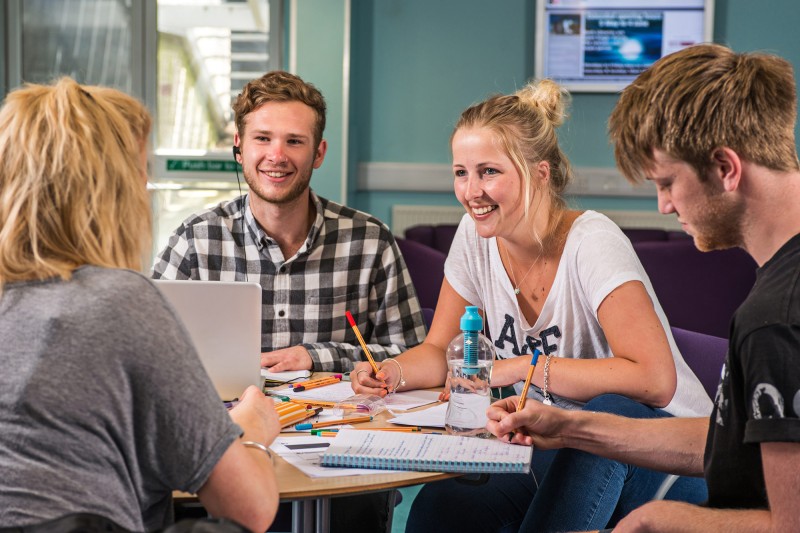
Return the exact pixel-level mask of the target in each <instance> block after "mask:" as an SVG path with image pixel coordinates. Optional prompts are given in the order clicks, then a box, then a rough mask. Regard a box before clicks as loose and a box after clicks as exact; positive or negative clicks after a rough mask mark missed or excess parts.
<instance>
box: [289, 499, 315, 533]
mask: <svg viewBox="0 0 800 533" xmlns="http://www.w3.org/2000/svg"><path fill="white" fill-rule="evenodd" d="M313 504H314V502H313V501H312V500H297V501H293V502H292V533H313V531H314V530H313V526H314V505H313Z"/></svg>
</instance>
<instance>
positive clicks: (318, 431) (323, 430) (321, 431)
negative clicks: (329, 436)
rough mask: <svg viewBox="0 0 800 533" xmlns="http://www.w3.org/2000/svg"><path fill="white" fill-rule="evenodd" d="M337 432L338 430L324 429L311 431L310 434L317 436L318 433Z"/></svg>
mask: <svg viewBox="0 0 800 533" xmlns="http://www.w3.org/2000/svg"><path fill="white" fill-rule="evenodd" d="M338 431H339V430H338V429H327V428H325V429H312V430H311V434H312V435H319V434H320V433H337V432H338Z"/></svg>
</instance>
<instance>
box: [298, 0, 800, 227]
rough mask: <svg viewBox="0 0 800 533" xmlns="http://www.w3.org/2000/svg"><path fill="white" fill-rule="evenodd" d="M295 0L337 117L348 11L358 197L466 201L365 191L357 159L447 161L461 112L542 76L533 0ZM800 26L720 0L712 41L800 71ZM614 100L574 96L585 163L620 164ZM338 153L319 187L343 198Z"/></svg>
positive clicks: (304, 62) (304, 41)
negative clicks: (611, 137) (769, 56)
mask: <svg viewBox="0 0 800 533" xmlns="http://www.w3.org/2000/svg"><path fill="white" fill-rule="evenodd" d="M296 3H297V5H298V11H299V15H300V16H299V20H300V23H299V24H298V26H299V29H298V40H297V42H298V72H299V74H300V75H301V76H304V77H305V78H306V79H308V81H311V82H313V83H315V84H317V85H318V86H320V88H321V89H323V92H324V94H325V95H326V98H327V99H328V103H329V114H330V115H331V117H332V118H333V117H334V115H335V114H336V113H337V112H338V113H339V114H340V115H341V108H338V109H337V103H339V102H340V101H341V99H342V98H343V96H344V95H343V94H342V83H341V82H342V80H341V76H342V74H341V72H342V50H343V49H342V46H343V43H342V41H343V39H344V25H343V20H344V10H346V9H347V7H348V4H349V7H350V13H351V20H352V31H351V41H350V43H351V50H352V51H351V54H350V59H351V76H350V95H349V96H350V113H349V128H350V130H349V151H348V175H349V178H348V181H347V187H348V199H347V202H348V204H350V205H352V206H354V207H357V208H359V209H363V210H365V211H369V212H371V213H373V214H375V215H376V216H378V217H379V218H381V219H383V220H384V221H386V222H391V220H390V209H391V206H392V205H394V204H412V205H456V202H455V198H454V197H453V195H451V194H446V193H422V192H421V193H409V192H386V191H380V192H378V191H361V190H358V188H357V178H356V176H357V169H358V164H359V163H363V162H395V163H444V164H448V163H449V158H450V154H449V148H448V139H449V136H450V133H451V130H452V127H453V124H454V122H455V120H456V119H457V117H458V115H459V114H460V112H461V111H462V110H463V109H464V108H465V107H467V106H468V105H469V104H471V103H474V102H476V101H479V100H481V99H483V98H485V97H486V96H487V95H489V94H491V93H496V92H503V93H507V92H511V91H513V90H515V88H517V87H520V86H521V85H522V84H524V83H525V82H526V80H528V79H529V78H531V77H532V76H533V72H534V61H533V41H534V34H533V28H534V6H535V1H534V0H494V1H491V2H488V1H486V0H350V2H347V0H296ZM798 28H800V2H798V1H797V0H717V1H716V6H715V24H714V40H715V41H716V42H720V43H724V44H727V45H729V46H731V47H732V48H734V49H735V50H737V51H750V50H764V51H769V52H774V53H777V54H779V55H781V56H783V57H785V58H786V59H788V60H789V61H791V62H792V63H793V64H795V65H797V66H798V67H800V40H798V38H797V31H798ZM337 76H338V78H337ZM616 99H617V97H616V95H614V94H575V95H574V96H573V104H572V109H571V118H570V119H569V120H568V121H567V123H566V124H565V125H564V126H563V127H562V129H561V132H560V136H561V143H562V146H563V148H564V149H565V151H566V152H567V154H568V155H569V157H570V159H571V160H572V162H573V164H575V165H576V166H587V167H613V166H614V158H613V152H612V149H611V146H610V145H609V144H608V140H607V137H606V120H607V118H608V115H609V114H610V112H611V110H612V108H613V106H614V104H615V103H616ZM338 120H341V116H339V118H338ZM767 126H768V125H767ZM326 137H327V138H328V140H329V142H330V144H331V151H332V152H333V151H335V152H337V155H340V151H341V148H342V145H341V141H342V140H341V123H339V124H338V125H336V119H334V120H330V119H329V125H328V128H327V130H326ZM332 155H333V153H329V156H328V159H327V160H326V162H325V165H324V166H323V168H322V169H320V171H318V172H317V173H315V175H314V181H313V182H312V184H313V186H314V188H315V189H316V190H318V191H320V192H321V193H323V194H326V193H327V194H328V195H329V196H330V197H331V198H338V197H339V188H340V187H341V183H342V182H341V177H340V176H341V159H339V158H336V157H331V156H332ZM337 179H338V181H337ZM333 182H336V183H335V184H334V183H333ZM329 186H330V188H328V187H329ZM328 191H331V192H328ZM573 203H575V204H576V205H579V206H581V207H584V208H593V209H653V210H654V209H655V208H656V202H655V200H654V199H650V198H624V197H576V198H574V199H573Z"/></svg>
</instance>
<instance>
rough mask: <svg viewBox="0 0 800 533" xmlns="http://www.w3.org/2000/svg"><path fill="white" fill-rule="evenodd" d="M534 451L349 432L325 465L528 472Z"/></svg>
mask: <svg viewBox="0 0 800 533" xmlns="http://www.w3.org/2000/svg"><path fill="white" fill-rule="evenodd" d="M531 451H532V448H530V447H528V446H518V445H515V444H509V443H507V442H502V441H499V440H495V439H479V438H475V437H459V436H456V435H436V434H433V433H395V432H391V431H365V430H346V429H343V430H341V431H339V434H338V435H337V436H336V437H335V438H334V439H333V441H331V445H330V446H329V447H328V450H327V451H326V452H325V454H324V455H323V456H322V463H321V464H322V466H344V467H353V468H377V469H386V470H417V471H422V472H452V473H473V472H474V473H517V474H522V473H526V472H528V470H529V469H530V465H531Z"/></svg>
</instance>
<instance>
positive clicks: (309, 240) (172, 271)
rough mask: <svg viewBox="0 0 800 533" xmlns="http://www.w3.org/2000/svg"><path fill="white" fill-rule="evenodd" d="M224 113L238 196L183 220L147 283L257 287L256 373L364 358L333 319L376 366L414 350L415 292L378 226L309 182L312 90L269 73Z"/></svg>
mask: <svg viewBox="0 0 800 533" xmlns="http://www.w3.org/2000/svg"><path fill="white" fill-rule="evenodd" d="M233 110H234V113H235V120H236V134H235V135H234V148H233V154H234V157H235V158H236V160H237V161H238V162H239V163H240V164H241V165H242V171H243V174H244V177H245V181H246V182H247V184H248V186H249V188H250V192H249V194H246V195H244V196H241V197H239V198H236V199H235V200H232V201H230V202H224V203H222V204H220V205H218V206H216V207H214V208H213V209H210V210H207V211H204V212H202V213H199V214H197V215H194V216H191V217H189V218H188V219H187V220H185V221H184V222H183V223H182V224H181V226H180V227H178V228H177V229H176V230H175V232H174V233H173V234H172V236H171V237H170V239H169V243H168V244H167V247H166V248H165V249H164V250H163V251H162V252H161V253H160V254H159V255H160V257H159V258H158V259H157V260H156V263H155V265H154V267H153V274H152V276H153V277H154V278H166V279H199V280H222V281H256V282H258V283H260V284H261V287H262V288H263V314H262V326H261V333H262V335H261V349H262V354H261V366H263V367H268V368H270V369H271V370H273V371H275V372H279V371H283V370H301V369H309V370H312V369H313V370H315V371H336V372H346V371H349V370H350V369H352V367H353V365H354V364H355V363H356V362H358V361H363V360H366V356H365V355H364V354H363V350H362V349H361V347H360V345H359V343H358V340H357V338H356V335H355V333H354V332H353V330H352V329H351V328H350V326H349V324H348V322H347V319H346V318H345V311H350V312H351V314H352V315H353V317H354V319H355V320H356V322H357V323H358V327H359V329H360V330H361V333H362V335H363V337H364V339H365V341H366V342H367V344H368V345H369V349H370V352H372V355H373V356H374V358H375V359H376V360H383V359H385V358H387V357H391V356H393V355H397V354H399V353H400V352H402V351H404V350H406V349H407V348H410V347H412V346H415V345H417V344H419V343H420V342H422V339H423V338H424V335H425V329H424V325H423V317H422V313H421V311H420V306H419V302H418V300H417V295H416V292H415V290H414V287H413V285H412V283H411V278H410V276H409V274H408V270H407V269H406V265H405V262H404V261H403V258H402V256H401V253H400V250H399V248H398V246H397V244H396V242H395V240H394V237H393V236H392V234H391V233H390V231H389V229H388V228H387V227H386V226H385V225H384V224H383V223H382V222H380V221H379V220H378V219H376V218H374V217H372V216H370V215H368V214H366V213H362V212H360V211H356V210H354V209H350V208H348V207H345V206H342V205H339V204H337V203H335V202H332V201H330V200H327V199H325V198H322V197H319V196H317V195H316V194H314V192H313V191H312V190H311V188H310V186H309V183H310V180H311V173H312V171H313V169H315V168H319V167H320V165H322V161H323V159H324V158H325V152H326V150H327V142H326V141H325V139H323V138H322V132H323V130H324V129H325V101H324V99H323V97H322V94H320V92H319V90H317V89H316V88H315V87H314V86H313V85H311V84H308V83H305V82H304V81H303V80H301V79H300V78H298V77H297V76H294V75H292V74H289V73H286V72H280V71H274V72H269V73H267V74H265V75H264V76H262V77H261V78H258V79H256V80H253V81H251V82H250V83H248V84H247V85H246V86H245V87H244V89H243V90H242V93H241V94H240V95H239V97H238V98H237V100H236V102H235V103H234V104H233Z"/></svg>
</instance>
